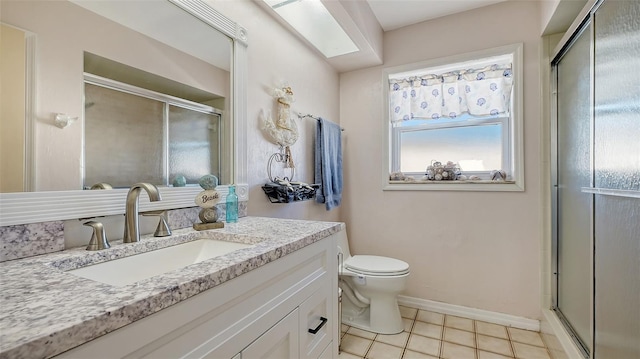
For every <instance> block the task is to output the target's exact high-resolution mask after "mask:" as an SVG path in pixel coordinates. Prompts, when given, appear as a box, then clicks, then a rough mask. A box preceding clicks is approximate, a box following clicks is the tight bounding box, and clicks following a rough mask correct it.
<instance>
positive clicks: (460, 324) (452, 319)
mask: <svg viewBox="0 0 640 359" xmlns="http://www.w3.org/2000/svg"><path fill="white" fill-rule="evenodd" d="M444 326H445V327H450V328H455V329H460V330H466V331H468V332H472V331H473V320H471V319H467V318H462V317H456V316H455V315H445V318H444Z"/></svg>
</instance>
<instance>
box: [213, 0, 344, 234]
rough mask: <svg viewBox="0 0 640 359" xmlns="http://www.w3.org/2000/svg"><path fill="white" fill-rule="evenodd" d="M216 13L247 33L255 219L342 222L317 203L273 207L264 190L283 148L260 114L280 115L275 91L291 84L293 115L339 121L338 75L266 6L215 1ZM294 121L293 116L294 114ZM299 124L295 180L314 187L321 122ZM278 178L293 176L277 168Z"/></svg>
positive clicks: (251, 193) (251, 205) (251, 204)
mask: <svg viewBox="0 0 640 359" xmlns="http://www.w3.org/2000/svg"><path fill="white" fill-rule="evenodd" d="M208 2H209V3H210V4H211V5H212V6H213V7H214V8H215V9H216V10H218V11H220V12H222V13H223V14H224V15H225V16H227V17H229V18H230V19H232V20H234V21H236V22H238V23H239V24H240V25H242V26H244V27H245V28H246V29H247V34H248V38H249V47H248V57H249V59H248V67H249V69H248V72H249V74H248V75H249V80H248V91H247V103H248V105H247V118H248V135H247V137H248V147H249V148H248V156H249V161H248V163H249V176H248V177H249V186H250V191H249V199H250V200H249V208H248V213H249V215H250V216H267V217H281V218H296V219H314V220H329V221H337V220H339V219H340V216H339V215H340V211H341V209H340V208H337V209H333V210H331V211H326V210H325V208H324V205H323V204H322V205H321V204H317V203H315V202H314V201H303V202H297V203H291V204H272V203H269V201H268V199H267V197H266V195H265V194H264V192H263V191H262V188H261V186H262V185H263V184H264V183H266V182H269V178H268V176H267V161H268V160H269V156H271V154H272V153H274V152H277V151H278V146H276V145H274V144H272V143H271V142H269V141H268V140H267V138H266V137H265V136H264V135H263V133H262V131H261V124H260V120H259V116H260V110H262V109H264V110H271V111H272V113H276V108H275V101H274V98H273V97H272V95H271V91H272V88H274V87H275V86H276V85H278V84H279V83H281V82H282V81H286V82H287V83H288V84H289V85H290V86H291V88H292V89H293V91H294V96H295V102H294V103H293V104H292V106H291V110H292V112H300V113H303V114H307V113H310V114H313V115H316V116H321V117H324V118H326V119H329V120H331V121H334V122H339V121H340V118H339V115H338V109H339V80H338V74H337V72H336V71H335V70H334V69H333V68H332V67H331V66H329V64H327V62H326V61H324V60H323V59H321V58H319V57H318V56H317V55H316V54H315V52H314V51H312V50H311V49H309V48H308V47H307V46H306V45H304V44H303V43H302V42H301V41H300V40H299V39H298V38H296V37H295V36H294V35H292V34H291V33H290V32H289V31H288V30H286V29H285V28H284V27H283V26H282V25H280V24H279V23H278V22H277V21H276V20H274V19H273V18H272V17H271V16H270V15H269V14H267V13H266V12H265V11H264V10H263V9H262V8H261V7H260V6H258V5H256V4H255V3H253V2H252V1H249V0H234V1H226V0H209V1H208ZM292 116H293V114H292ZM295 121H297V125H298V129H299V130H300V138H299V139H298V141H297V142H296V144H295V145H293V146H292V147H291V151H292V152H293V158H294V160H295V165H296V175H295V179H296V180H299V181H303V182H313V138H314V131H315V125H316V121H314V120H310V119H302V120H298V119H297V117H295ZM272 171H273V174H274V175H278V174H279V175H280V176H283V175H285V174H287V173H288V171H287V172H284V171H283V169H282V168H277V167H276V166H275V165H274V167H273V170H272Z"/></svg>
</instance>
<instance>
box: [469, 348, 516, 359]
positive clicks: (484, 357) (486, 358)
mask: <svg viewBox="0 0 640 359" xmlns="http://www.w3.org/2000/svg"><path fill="white" fill-rule="evenodd" d="M511 358H513V357H506V356H504V355H500V354H496V353H490V352H485V351H484V350H478V359H511Z"/></svg>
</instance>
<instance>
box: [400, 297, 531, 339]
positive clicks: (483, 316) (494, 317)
mask: <svg viewBox="0 0 640 359" xmlns="http://www.w3.org/2000/svg"><path fill="white" fill-rule="evenodd" d="M398 304H400V305H402V306H405V307H411V308H417V309H423V310H428V311H431V312H438V313H443V314H449V315H456V316H460V317H465V318H469V319H475V320H481V321H483V322H488V323H494V324H500V325H504V326H508V327H514V328H519V329H526V330H533V331H536V332H539V331H540V321H539V320H535V319H529V318H524V317H518V316H515V315H510V314H504V313H498V312H491V311H488V310H483V309H476V308H469V307H463V306H461V305H455V304H447V303H443V302H436V301H433V300H428V299H420V298H414V297H408V296H404V295H399V296H398Z"/></svg>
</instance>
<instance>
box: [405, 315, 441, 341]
mask: <svg viewBox="0 0 640 359" xmlns="http://www.w3.org/2000/svg"><path fill="white" fill-rule="evenodd" d="M412 332H413V333H416V334H419V335H423V336H425V337H429V338H434V339H442V326H440V325H435V324H431V323H425V322H421V321H418V320H416V323H415V324H414V325H413V330H412Z"/></svg>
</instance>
